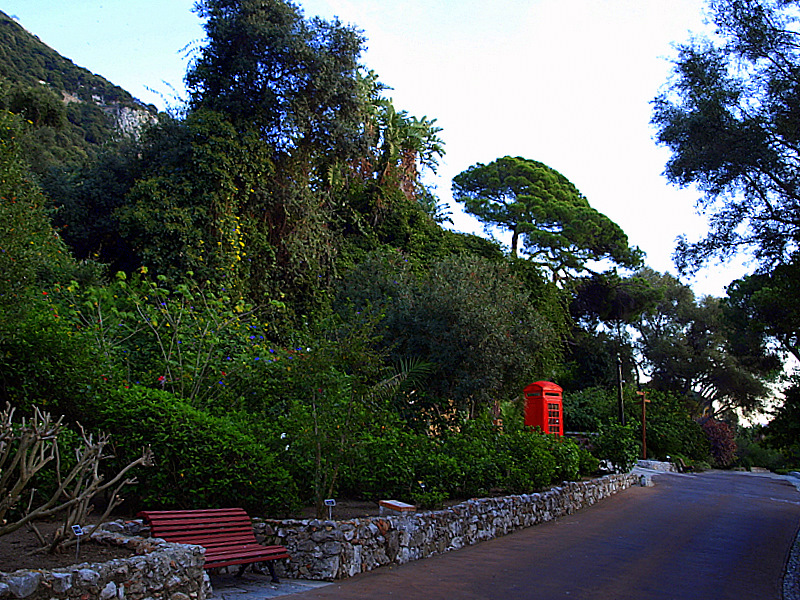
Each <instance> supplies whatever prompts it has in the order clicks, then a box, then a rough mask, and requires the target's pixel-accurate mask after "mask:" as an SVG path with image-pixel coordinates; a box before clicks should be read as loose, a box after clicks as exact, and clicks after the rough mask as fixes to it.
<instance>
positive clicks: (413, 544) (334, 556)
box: [255, 473, 639, 581]
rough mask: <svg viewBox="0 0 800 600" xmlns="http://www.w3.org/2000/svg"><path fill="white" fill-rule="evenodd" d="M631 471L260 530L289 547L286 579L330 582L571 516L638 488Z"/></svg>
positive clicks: (265, 525) (259, 526) (271, 524)
mask: <svg viewBox="0 0 800 600" xmlns="http://www.w3.org/2000/svg"><path fill="white" fill-rule="evenodd" d="M638 481H639V480H638V477H637V476H635V475H633V474H630V473H628V474H622V475H607V476H605V477H601V478H599V479H594V480H592V481H585V482H564V483H563V484H562V485H561V486H559V487H554V488H552V489H550V490H549V491H547V492H543V493H540V494H524V495H519V496H505V497H502V498H482V499H473V500H469V501H467V502H463V503H462V504H458V505H456V506H452V507H450V508H447V509H445V510H438V511H433V512H422V513H411V514H405V515H402V516H382V517H365V518H361V519H353V520H350V521H325V520H320V519H311V520H283V521H277V520H264V521H258V520H257V521H256V523H255V530H256V533H257V534H259V535H264V536H266V538H267V539H268V540H269V543H278V544H282V545H284V546H286V547H287V549H288V550H289V554H290V555H291V557H292V558H291V559H290V560H289V561H280V562H281V563H282V564H279V565H278V570H279V572H280V570H281V569H282V568H283V573H284V575H285V576H288V577H296V578H303V579H319V580H327V581H332V580H335V579H344V578H346V577H352V576H353V575H356V574H358V573H362V572H365V571H371V570H373V569H375V568H377V567H380V566H383V565H388V564H404V563H407V562H410V561H412V560H419V559H421V558H426V557H428V556H433V555H436V554H441V553H443V552H448V551H450V550H457V549H458V548H463V547H464V546H469V545H472V544H475V543H477V542H481V541H484V540H490V539H492V538H495V537H499V536H501V535H506V534H509V533H511V532H513V531H517V530H518V529H522V528H524V527H530V526H532V525H536V524H538V523H543V522H545V521H550V520H552V519H556V518H558V517H561V516H564V515H568V514H571V513H573V512H575V511H576V510H578V509H580V508H583V507H585V506H590V505H592V504H594V503H595V502H597V501H599V500H602V499H603V498H607V497H608V496H611V495H613V494H615V493H617V492H619V491H621V490H624V489H627V488H629V487H631V486H633V485H636V484H638Z"/></svg>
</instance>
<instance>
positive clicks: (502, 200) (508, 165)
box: [453, 156, 641, 278]
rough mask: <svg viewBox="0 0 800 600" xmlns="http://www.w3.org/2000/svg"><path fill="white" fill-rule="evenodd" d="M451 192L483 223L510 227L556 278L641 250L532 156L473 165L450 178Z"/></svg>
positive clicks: (636, 258)
mask: <svg viewBox="0 0 800 600" xmlns="http://www.w3.org/2000/svg"><path fill="white" fill-rule="evenodd" d="M453 197H454V198H455V199H456V200H457V201H459V202H463V203H464V205H465V207H466V210H467V212H468V213H470V214H472V215H474V216H475V217H477V218H478V219H479V220H480V221H482V222H483V223H484V226H485V228H486V230H487V233H491V231H492V229H493V228H495V227H500V228H502V229H506V230H508V231H510V232H511V236H512V237H511V254H512V256H516V255H517V250H518V245H519V243H520V240H521V241H522V246H523V250H524V252H525V253H526V254H527V255H528V256H529V258H530V259H531V260H533V261H535V262H537V263H538V264H540V265H541V266H542V267H544V268H546V269H547V270H549V271H550V272H551V273H553V276H554V277H555V278H558V277H562V276H564V275H565V274H567V273H570V272H573V273H574V272H576V271H581V270H583V269H585V268H586V266H587V263H588V262H589V261H599V260H602V259H611V260H612V261H613V262H615V263H617V264H619V265H622V266H626V267H635V266H636V265H638V264H639V262H640V260H641V253H640V251H639V250H638V249H636V248H631V247H629V246H628V238H627V236H626V235H625V233H624V232H623V231H622V229H620V227H619V226H618V225H617V224H616V223H614V222H613V221H612V220H611V219H609V218H608V217H606V216H605V215H603V214H602V213H600V212H598V211H597V210H595V209H594V208H592V207H591V206H590V205H589V202H588V201H587V200H586V198H585V197H584V196H583V195H582V194H581V193H580V192H579V191H578V189H577V188H576V187H575V186H574V185H573V184H572V183H571V182H570V181H569V180H568V179H567V178H566V177H564V176H563V175H562V174H561V173H559V172H558V171H556V170H555V169H553V168H551V167H548V166H547V165H545V164H543V163H541V162H538V161H535V160H530V159H525V158H519V157H517V158H513V157H511V156H505V157H503V158H498V159H497V160H495V161H494V162H492V163H489V164H488V165H484V164H481V163H478V164H475V165H473V166H471V167H470V168H469V169H467V170H466V171H463V172H461V173H459V174H458V175H456V176H455V177H454V178H453Z"/></svg>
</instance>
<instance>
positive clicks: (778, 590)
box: [224, 472, 800, 600]
mask: <svg viewBox="0 0 800 600" xmlns="http://www.w3.org/2000/svg"><path fill="white" fill-rule="evenodd" d="M654 481H655V487H635V488H631V489H629V490H626V491H624V492H622V493H620V494H617V495H616V496H614V497H612V498H609V499H607V500H604V501H602V502H600V503H599V504H597V505H595V506H593V507H590V508H587V509H584V510H581V511H579V512H577V513H575V514H573V515H570V516H567V517H563V518H561V519H559V520H557V521H552V522H549V523H545V524H543V525H539V526H537V527H532V528H530V529H526V530H524V531H521V532H518V533H514V534H512V535H509V536H505V537H502V538H498V539H496V540H492V541H489V542H484V543H481V544H477V545H475V546H471V547H469V548H464V549H462V550H458V551H456V552H450V553H447V554H444V555H441V556H437V557H434V558H429V559H426V560H422V561H417V562H414V563H410V564H407V565H403V566H399V567H383V568H381V569H378V570H376V571H373V572H370V573H364V574H362V575H359V576H357V577H354V578H352V579H349V580H345V581H341V582H336V583H333V584H331V585H327V586H324V587H319V588H316V589H312V590H309V591H301V592H300V593H295V590H290V589H289V588H288V587H287V588H286V589H285V590H278V591H277V593H286V592H288V595H286V596H284V597H285V598H286V599H287V600H291V599H296V600H321V599H327V598H337V599H343V600H349V599H379V598H399V599H402V600H414V599H425V600H437V599H439V598H441V599H447V600H453V599H458V600H472V599H475V600H478V599H481V600H483V599H492V600H494V599H498V600H518V599H520V600H522V599H539V598H542V599H551V598H580V599H585V598H591V599H592V600H603V599H614V600H624V599H628V598H630V599H637V600H638V599H647V600H659V599H680V600H691V599H703V600H707V599H714V600H723V599H728V598H730V599H735V600H744V599H750V598H752V599H757V600H770V599H775V600H779V599H780V598H781V596H782V582H783V570H784V565H785V564H786V561H787V558H788V556H789V551H790V549H791V547H792V544H793V542H794V540H795V537H796V535H797V533H798V527H800V494H798V491H797V489H795V487H794V486H793V485H792V484H791V483H789V482H788V481H787V480H786V479H784V478H777V477H771V476H769V475H756V474H749V473H733V472H731V473H729V472H708V473H703V474H700V475H679V474H674V473H669V474H659V475H655V476H654ZM284 585H286V586H289V585H290V583H288V582H287V583H286V584H281V585H280V586H278V588H280V587H281V586H284ZM306 589H307V588H306ZM224 600H235V599H233V598H230V597H225V599H224ZM241 600H253V599H252V598H241Z"/></svg>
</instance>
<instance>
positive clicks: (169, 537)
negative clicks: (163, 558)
mask: <svg viewBox="0 0 800 600" xmlns="http://www.w3.org/2000/svg"><path fill="white" fill-rule="evenodd" d="M137 516H139V517H140V518H142V519H144V521H145V522H147V523H148V524H149V525H150V531H151V535H152V536H153V537H157V538H162V539H164V540H166V541H168V542H176V543H179V544H195V545H198V546H202V547H203V548H205V549H206V563H205V565H204V566H205V568H206V569H215V568H218V567H227V566H230V565H242V566H241V568H240V569H239V575H241V574H242V573H244V570H245V569H246V568H247V565H249V564H254V563H262V562H263V563H267V567H268V568H269V574H270V575H271V576H272V581H274V582H276V583H278V578H277V577H276V576H275V566H274V565H273V564H272V561H274V560H278V559H281V558H289V553H288V552H287V551H286V548H284V547H283V546H264V545H262V544H259V543H258V541H256V536H255V534H254V533H253V524H252V523H251V522H250V517H249V516H248V514H247V513H246V512H245V511H244V509H241V508H220V509H207V510H146V511H142V512H140V513H139V514H138V515H137Z"/></svg>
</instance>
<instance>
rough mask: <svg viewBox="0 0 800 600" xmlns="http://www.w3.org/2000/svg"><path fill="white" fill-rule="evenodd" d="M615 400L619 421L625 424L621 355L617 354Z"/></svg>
mask: <svg viewBox="0 0 800 600" xmlns="http://www.w3.org/2000/svg"><path fill="white" fill-rule="evenodd" d="M617 400H618V404H619V422H620V424H621V425H625V403H624V401H623V399H622V357H621V356H620V355H619V354H617Z"/></svg>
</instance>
